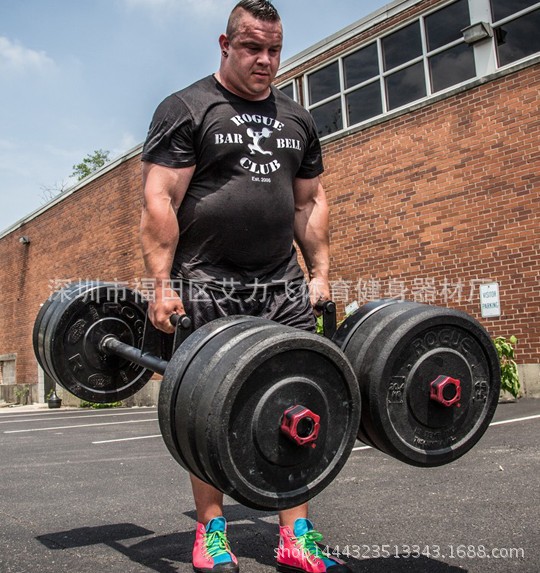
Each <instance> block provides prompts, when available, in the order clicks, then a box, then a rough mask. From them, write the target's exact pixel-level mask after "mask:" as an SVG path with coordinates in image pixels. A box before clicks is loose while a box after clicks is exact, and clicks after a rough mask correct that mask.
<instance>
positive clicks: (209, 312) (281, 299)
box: [174, 280, 315, 332]
mask: <svg viewBox="0 0 540 573" xmlns="http://www.w3.org/2000/svg"><path fill="white" fill-rule="evenodd" d="M174 288H175V290H177V291H178V292H179V294H180V298H181V299H182V302H183V304H184V308H185V310H186V314H187V315H188V316H189V317H190V318H191V320H192V322H193V327H194V328H195V329H197V328H199V327H201V326H202V325H203V324H206V323H207V322H210V321H212V320H215V319H216V318H220V317H222V316H232V315H248V316H257V317H260V318H267V319H269V320H273V321H275V322H278V323H279V324H284V325H287V326H294V327H295V328H300V329H302V330H307V331H310V332H315V315H314V313H313V307H312V306H311V303H310V300H309V292H308V288H307V285H306V283H305V282H304V281H288V282H286V283H284V284H279V285H273V284H272V285H270V286H268V287H263V286H258V287H257V288H256V289H254V290H246V291H235V290H234V289H232V288H231V289H226V288H223V289H216V288H215V287H213V288H209V287H208V286H207V285H205V284H201V283H196V282H190V281H186V280H182V281H178V280H174Z"/></svg>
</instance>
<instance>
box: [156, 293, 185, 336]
mask: <svg viewBox="0 0 540 573" xmlns="http://www.w3.org/2000/svg"><path fill="white" fill-rule="evenodd" d="M185 313H186V311H185V310H184V305H183V304H182V300H181V299H180V297H179V296H178V295H177V294H176V293H175V292H173V291H171V292H170V293H168V294H167V296H166V297H163V296H162V295H160V296H158V295H157V293H156V299H155V301H153V302H149V303H148V318H149V319H150V322H151V323H152V324H153V325H154V326H155V327H156V328H157V329H158V330H161V331H163V332H166V333H167V334H172V333H174V326H173V325H172V323H171V320H170V318H171V316H172V315H173V314H185Z"/></svg>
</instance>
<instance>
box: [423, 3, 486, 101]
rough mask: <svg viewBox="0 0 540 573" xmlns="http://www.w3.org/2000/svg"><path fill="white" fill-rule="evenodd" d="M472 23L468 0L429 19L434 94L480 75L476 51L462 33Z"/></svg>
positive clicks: (430, 69)
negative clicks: (476, 64) (477, 73)
mask: <svg viewBox="0 0 540 573" xmlns="http://www.w3.org/2000/svg"><path fill="white" fill-rule="evenodd" d="M470 21H471V17H470V14H469V3H468V0H459V1H458V2H454V3H453V4H450V5H449V6H446V7H445V8H442V9H441V10H437V12H434V13H433V14H429V15H428V16H426V17H425V25H426V42H427V48H428V50H429V51H430V53H429V55H428V63H429V74H430V81H431V91H432V92H433V93H436V92H439V91H441V90H444V89H446V88H449V87H451V86H455V85H457V84H460V83H462V82H465V81H467V80H470V79H471V78H474V77H475V76H476V66H475V63H474V52H473V50H472V49H471V48H470V47H469V46H468V45H467V44H465V43H464V42H463V35H462V32H461V30H463V28H466V27H467V26H468V25H469V24H470Z"/></svg>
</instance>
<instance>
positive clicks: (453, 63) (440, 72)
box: [429, 44, 476, 92]
mask: <svg viewBox="0 0 540 573" xmlns="http://www.w3.org/2000/svg"><path fill="white" fill-rule="evenodd" d="M429 72H430V74H431V86H432V90H433V92H438V91H441V90H444V89H446V88H449V87H451V86H454V85H456V84H460V83H461V82H464V81H465V80H468V79H470V78H474V76H475V75H476V68H475V65H474V52H473V51H472V50H471V48H470V47H469V46H467V44H458V45H457V46H454V47H453V48H450V49H449V50H445V51H444V52H439V53H438V54H436V55H434V56H431V57H430V58H429Z"/></svg>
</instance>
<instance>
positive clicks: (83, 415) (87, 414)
mask: <svg viewBox="0 0 540 573" xmlns="http://www.w3.org/2000/svg"><path fill="white" fill-rule="evenodd" d="M153 413H154V412H118V413H117V414H95V413H94V412H80V414H79V415H78V416H43V417H40V418H38V417H37V416H35V417H33V418H26V419H23V420H19V419H17V420H1V421H0V424H20V423H21V422H42V421H44V420H46V421H47V422H48V421H50V420H70V419H74V420H80V419H82V418H89V417H91V418H106V417H110V416H148V415H150V414H153Z"/></svg>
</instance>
